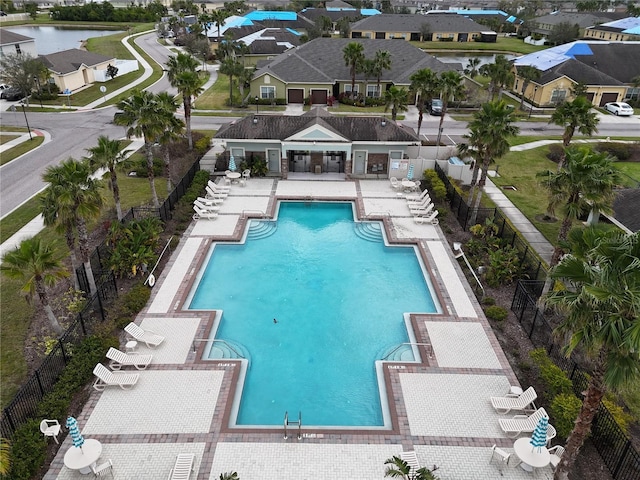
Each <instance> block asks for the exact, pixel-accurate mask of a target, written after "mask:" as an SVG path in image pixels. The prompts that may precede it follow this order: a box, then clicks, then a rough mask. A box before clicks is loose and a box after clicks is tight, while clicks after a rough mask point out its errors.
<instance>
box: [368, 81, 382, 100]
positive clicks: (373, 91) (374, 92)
mask: <svg viewBox="0 0 640 480" xmlns="http://www.w3.org/2000/svg"><path fill="white" fill-rule="evenodd" d="M367 97H369V98H372V97H375V98H378V97H380V87H379V86H378V85H377V84H376V85H367Z"/></svg>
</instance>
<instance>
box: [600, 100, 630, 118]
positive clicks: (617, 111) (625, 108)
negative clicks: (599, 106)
mask: <svg viewBox="0 0 640 480" xmlns="http://www.w3.org/2000/svg"><path fill="white" fill-rule="evenodd" d="M604 109H605V110H606V111H607V112H611V113H613V114H614V115H620V116H622V117H628V116H630V115H633V108H631V105H629V104H628V103H624V102H609V103H605V104H604Z"/></svg>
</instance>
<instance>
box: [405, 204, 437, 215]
mask: <svg viewBox="0 0 640 480" xmlns="http://www.w3.org/2000/svg"><path fill="white" fill-rule="evenodd" d="M434 208H435V205H434V204H433V203H429V204H428V205H425V206H423V207H416V208H409V211H410V212H411V215H422V216H425V215H429V214H430V213H431V211H432V210H433V209H434Z"/></svg>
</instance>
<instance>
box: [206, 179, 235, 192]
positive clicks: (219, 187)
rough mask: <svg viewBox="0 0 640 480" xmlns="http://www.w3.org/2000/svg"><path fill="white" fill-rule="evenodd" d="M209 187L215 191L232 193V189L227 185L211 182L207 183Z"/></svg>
mask: <svg viewBox="0 0 640 480" xmlns="http://www.w3.org/2000/svg"><path fill="white" fill-rule="evenodd" d="M207 186H209V187H211V189H212V190H214V191H217V190H219V191H221V192H229V191H231V187H228V186H226V185H220V184H217V183H216V182H214V181H213V180H209V181H208V182H207Z"/></svg>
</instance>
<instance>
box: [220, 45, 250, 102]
mask: <svg viewBox="0 0 640 480" xmlns="http://www.w3.org/2000/svg"><path fill="white" fill-rule="evenodd" d="M243 70H244V66H243V65H242V63H240V62H239V61H238V60H236V59H235V58H233V57H227V58H225V59H224V60H223V61H222V64H220V70H219V72H220V73H222V74H223V75H228V76H229V105H231V106H233V77H239V76H240V75H242V71H243Z"/></svg>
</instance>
